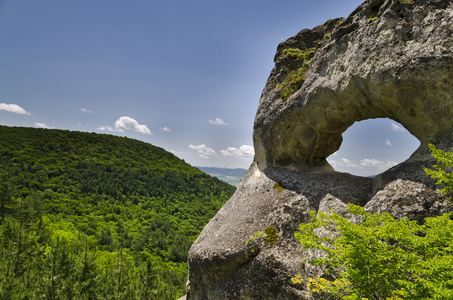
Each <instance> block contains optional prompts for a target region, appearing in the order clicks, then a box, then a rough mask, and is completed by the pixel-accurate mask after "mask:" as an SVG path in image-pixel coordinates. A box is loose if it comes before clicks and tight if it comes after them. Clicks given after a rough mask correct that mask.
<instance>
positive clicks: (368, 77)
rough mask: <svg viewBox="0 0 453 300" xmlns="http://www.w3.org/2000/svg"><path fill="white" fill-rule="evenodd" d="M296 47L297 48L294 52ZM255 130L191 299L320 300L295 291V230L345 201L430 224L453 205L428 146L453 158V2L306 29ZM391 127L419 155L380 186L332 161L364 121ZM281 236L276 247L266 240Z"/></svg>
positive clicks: (298, 264) (194, 272)
mask: <svg viewBox="0 0 453 300" xmlns="http://www.w3.org/2000/svg"><path fill="white" fill-rule="evenodd" d="M288 49H289V50H288ZM275 63H276V65H275V68H274V69H273V70H272V72H271V74H270V76H269V79H268V81H267V83H266V86H265V88H264V90H263V94H262V97H261V100H260V104H259V108H258V111H257V114H256V118H255V125H254V134H253V138H254V145H255V161H254V163H253V164H252V165H251V167H250V169H249V171H248V172H247V174H246V176H245V177H244V179H243V180H242V181H241V183H240V185H239V187H238V189H237V191H236V193H235V194H234V195H233V197H232V198H231V199H230V200H229V201H228V202H227V203H226V204H225V205H224V207H223V208H222V209H221V210H220V211H219V212H218V214H217V215H216V216H215V217H214V218H213V219H212V220H211V221H210V223H209V224H208V225H207V226H206V227H205V228H204V230H203V231H202V232H201V234H200V236H199V237H198V239H197V241H196V242H195V243H194V244H193V246H192V247H191V249H190V252H189V282H188V294H187V299H191V300H192V299H203V300H204V299H216V300H217V299H218V300H222V299H235V300H236V299H312V298H313V295H311V294H310V292H308V291H307V289H306V287H305V286H304V285H293V284H291V282H290V278H291V277H292V276H294V275H295V274H297V273H301V274H302V275H303V276H305V277H310V276H316V275H319V274H321V273H320V272H321V270H319V269H317V268H314V267H312V266H310V265H308V264H305V263H303V261H304V260H306V259H307V258H309V257H313V256H316V255H317V253H316V252H310V251H307V250H302V249H301V247H300V245H299V244H298V242H297V240H296V239H295V238H294V232H295V230H296V229H297V227H298V225H299V224H300V223H302V222H308V221H309V216H308V212H309V211H310V210H320V211H328V210H329V209H333V210H335V211H338V212H340V213H346V203H349V202H352V203H355V204H360V205H364V206H365V208H366V209H367V210H368V211H371V212H382V211H388V212H390V213H392V214H393V215H394V216H395V217H409V218H411V219H419V220H421V219H423V218H424V217H427V216H433V215H438V214H441V213H443V212H445V211H448V210H449V209H451V206H449V204H448V203H447V202H446V201H445V199H444V198H443V197H442V196H441V195H440V194H439V193H438V192H437V191H436V190H435V188H436V187H435V185H434V183H433V181H432V180H431V179H429V178H428V177H427V176H426V175H425V174H424V172H423V167H429V166H431V165H432V164H433V162H434V161H433V159H432V157H431V156H430V155H429V153H428V148H427V144H428V143H433V144H435V145H436V146H437V147H438V148H440V149H442V150H446V151H452V150H453V3H452V2H451V1H450V0H423V1H421V0H414V1H413V2H412V3H403V2H402V1H399V0H369V1H366V2H364V3H363V4H362V5H360V6H359V7H358V8H357V9H356V10H355V11H354V12H353V13H352V14H351V15H350V16H349V17H348V18H347V19H346V20H340V19H336V20H330V21H328V22H327V23H326V24H324V25H321V26H318V27H316V28H314V29H312V30H303V31H301V32H300V33H298V34H297V35H296V36H294V37H293V38H290V39H289V40H287V41H285V42H283V43H282V44H280V45H279V47H278V49H277V54H276V56H275ZM378 117H387V118H391V119H393V120H395V121H397V122H399V123H400V124H402V125H403V126H405V127H406V128H407V129H408V130H409V132H411V133H412V134H413V135H414V136H416V137H417V138H418V139H419V140H420V142H421V146H420V148H419V149H418V150H417V151H416V152H415V153H414V154H413V155H412V156H411V157H410V158H409V159H408V160H407V161H405V162H403V163H401V164H399V165H397V166H395V167H393V168H391V169H389V170H388V171H386V172H384V173H382V174H380V175H379V176H377V177H376V178H375V179H370V178H363V177H358V176H352V175H349V174H345V173H339V172H335V171H334V170H333V168H332V167H331V166H330V165H329V164H328V163H327V161H326V158H327V157H328V156H329V155H330V154H332V153H334V152H335V151H336V150H338V149H339V147H340V144H341V142H342V136H341V135H342V133H343V132H344V131H345V130H346V129H347V128H348V127H349V126H351V125H352V124H353V123H354V122H356V121H360V120H364V119H368V118H378ZM266 228H275V229H277V231H278V238H277V240H276V242H275V243H270V242H268V241H266V240H265V239H263V238H262V237H261V236H260V234H259V233H258V232H260V231H261V232H263V231H265V230H266Z"/></svg>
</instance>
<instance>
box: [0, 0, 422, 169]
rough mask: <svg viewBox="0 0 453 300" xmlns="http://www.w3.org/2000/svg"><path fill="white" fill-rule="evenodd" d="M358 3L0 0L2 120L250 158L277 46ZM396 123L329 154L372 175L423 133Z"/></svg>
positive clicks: (180, 152) (215, 156) (204, 154)
mask: <svg viewBox="0 0 453 300" xmlns="http://www.w3.org/2000/svg"><path fill="white" fill-rule="evenodd" d="M361 2H362V1H359V0H318V1H308V0H306V1H305V0H299V1H293V0H280V1H275V0H274V1H266V0H260V1H254V0H241V1H239V0H229V1H221V0H209V1H208V0H180V1H176V0H159V1H154V0H146V1H145V0H133V1H125V0H122V1H119V0H92V1H62V0H52V1H50V0H40V1H35V0H3V1H2V0H0V44H1V48H0V49H1V50H0V124H2V125H8V126H28V127H43V128H58V129H69V130H78V131H87V132H97V133H108V134H115V135H120V136H128V137H131V138H135V139H139V140H142V141H145V142H148V143H151V144H153V145H156V146H159V147H162V148H164V149H166V150H168V151H171V152H173V153H174V154H175V155H177V156H178V157H180V158H183V159H185V160H186V161H187V162H189V163H190V164H192V165H197V166H212V167H230V168H236V167H242V168H248V166H249V165H250V163H251V161H252V159H253V147H252V145H253V144H252V130H253V120H254V116H255V113H256V109H257V107H258V102H259V98H260V95H261V91H262V89H263V87H264V85H265V82H266V79H267V77H268V75H269V73H270V71H271V69H272V67H273V65H274V64H273V57H274V54H275V50H276V48H277V45H278V44H279V43H280V42H281V41H282V39H287V38H289V37H291V36H293V35H295V34H296V33H297V32H298V31H300V30H302V29H304V28H312V27H314V26H317V25H320V24H322V23H324V22H325V21H326V20H327V19H329V18H336V17H347V16H348V15H349V14H350V13H351V12H352V11H353V10H354V9H355V8H356V7H357V6H358V5H359V4H360V3H361ZM392 124H395V125H398V126H400V125H399V124H396V123H395V122H393V121H391V120H381V121H380V122H378V123H373V122H372V124H371V125H369V126H368V127H369V128H368V129H367V130H366V131H367V134H365V135H364V136H363V137H361V138H358V137H357V136H358V135H359V133H355V134H352V137H351V141H352V142H354V141H358V142H359V144H360V145H361V144H363V145H369V144H370V142H369V140H370V137H372V139H373V140H375V141H376V143H378V145H376V146H375V147H372V148H373V149H374V150H376V149H381V151H380V152H379V151H378V152H377V153H376V152H374V153H370V154H367V153H364V151H362V150H364V149H362V148H360V147H359V149H356V147H354V146H351V147H346V142H347V140H349V137H348V135H350V133H349V131H354V128H355V126H353V127H351V129H349V130H348V131H347V132H346V133H345V143H344V144H345V146H344V147H346V148H348V150H343V146H342V148H341V149H340V151H338V152H337V153H336V154H335V155H333V156H331V157H330V158H329V161H331V162H332V161H333V163H332V164H333V165H334V166H335V167H336V169H337V170H339V171H347V172H352V173H355V174H361V175H362V174H363V175H368V173H369V174H376V173H380V171H378V170H379V169H378V167H377V166H376V165H377V164H378V163H377V162H382V164H387V165H388V164H389V162H399V161H402V160H404V159H405V158H407V157H409V155H410V154H411V153H412V152H413V150H415V148H416V144H417V141H416V140H415V138H412V137H411V136H410V135H409V134H408V133H407V132H405V131H404V130H403V131H401V130H400V131H397V130H395V129H394V127H392ZM376 128H377V131H376V134H374V135H379V138H377V136H376V138H375V137H374V135H373V134H370V130H374V129H376ZM379 128H380V129H379ZM358 131H359V132H360V131H361V130H358ZM362 131H363V130H362ZM378 133H379V134H378ZM381 135H382V136H381ZM347 137H348V138H347ZM346 138H347V139H346ZM411 138H412V139H413V140H411ZM387 141H388V142H387ZM403 141H404V142H403ZM389 144H390V145H389ZM412 144H414V145H415V146H413V147H412V148H411V147H410V145H412ZM408 149H409V150H408ZM392 153H393V154H392ZM390 154H392V155H393V156H392V155H390ZM400 156H401V157H403V158H402V159H400ZM365 159H369V160H371V159H374V160H375V161H367V160H365ZM361 160H362V163H361ZM398 160H399V161H398ZM367 164H368V166H367ZM373 164H374V165H373ZM382 164H381V166H382ZM370 165H372V166H371V167H370ZM365 173H366V174H365Z"/></svg>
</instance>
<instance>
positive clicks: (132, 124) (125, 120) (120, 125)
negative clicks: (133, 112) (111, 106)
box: [98, 117, 152, 135]
mask: <svg viewBox="0 0 453 300" xmlns="http://www.w3.org/2000/svg"><path fill="white" fill-rule="evenodd" d="M98 129H99V130H102V131H104V130H108V131H120V132H124V131H125V130H132V131H136V132H140V133H143V134H148V135H152V133H151V131H150V130H149V129H148V127H147V126H146V125H140V124H139V123H138V122H137V121H136V120H134V119H132V118H131V117H121V118H119V119H118V120H116V122H115V128H112V127H110V126H105V125H104V126H100V127H98Z"/></svg>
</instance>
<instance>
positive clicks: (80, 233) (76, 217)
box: [0, 126, 235, 300]
mask: <svg viewBox="0 0 453 300" xmlns="http://www.w3.org/2000/svg"><path fill="white" fill-rule="evenodd" d="M0 173H1V178H0V243H1V245H0V299H159V300H160V299H176V298H177V297H179V296H181V295H182V294H183V292H184V284H185V281H186V279H187V277H186V276H187V264H186V260H187V251H188V249H189V247H190V245H191V243H192V242H193V241H194V240H195V238H196V237H197V235H198V233H199V232H200V231H201V229H202V228H203V227H204V225H205V224H206V223H207V222H208V221H209V220H210V218H212V217H213V216H214V214H215V213H216V212H217V210H218V209H219V208H220V207H221V206H222V205H223V204H224V203H225V202H226V200H228V199H229V198H230V197H231V195H232V194H233V192H234V189H235V188H234V187H233V186H231V185H228V184H226V183H224V182H222V181H220V180H219V179H217V178H214V177H210V176H209V175H207V174H205V173H202V172H201V171H200V170H198V169H197V168H195V167H192V166H190V165H189V164H187V163H185V162H184V161H183V160H180V159H179V158H177V157H176V156H174V155H173V154H171V153H169V152H167V151H165V150H163V149H161V148H158V147H155V146H152V145H150V144H147V143H144V142H140V141H137V140H133V139H129V138H123V137H117V136H111V135H103V134H95V133H82V132H71V131H63V130H50V129H35V128H20V127H5V126H0Z"/></svg>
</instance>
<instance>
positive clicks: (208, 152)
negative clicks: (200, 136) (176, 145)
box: [189, 144, 216, 159]
mask: <svg viewBox="0 0 453 300" xmlns="http://www.w3.org/2000/svg"><path fill="white" fill-rule="evenodd" d="M189 148H190V149H192V150H195V151H197V152H198V155H199V156H200V157H203V158H206V159H208V158H209V156H213V155H215V154H216V153H215V151H214V149H212V148H209V147H208V146H206V145H205V144H201V145H198V146H194V145H189Z"/></svg>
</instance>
